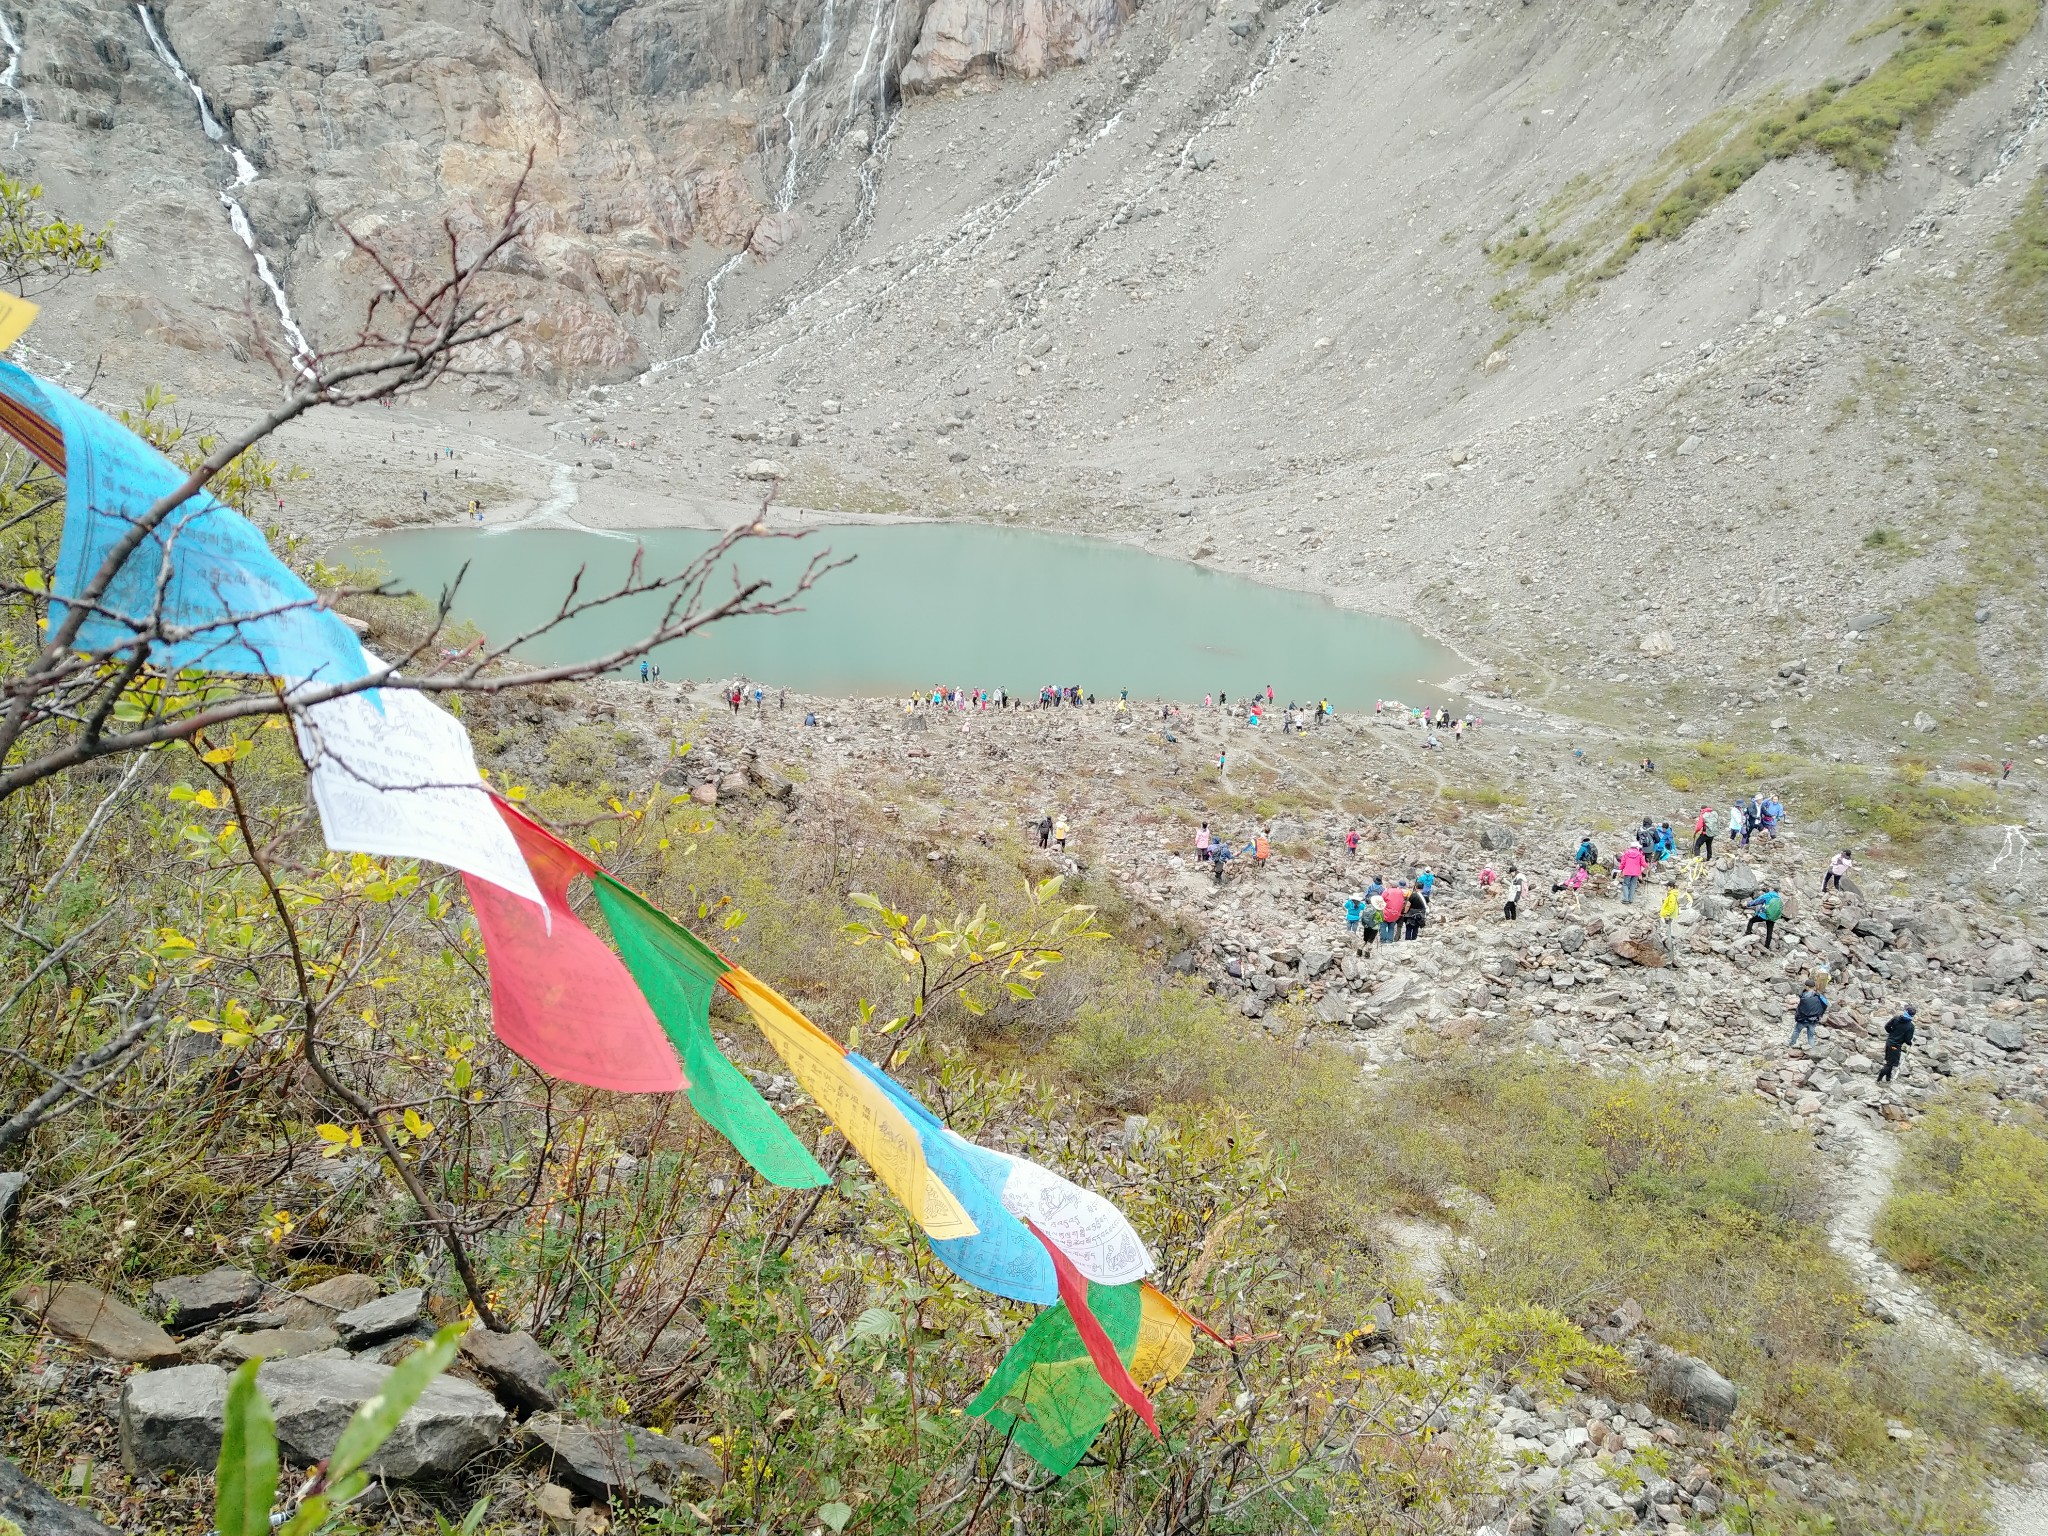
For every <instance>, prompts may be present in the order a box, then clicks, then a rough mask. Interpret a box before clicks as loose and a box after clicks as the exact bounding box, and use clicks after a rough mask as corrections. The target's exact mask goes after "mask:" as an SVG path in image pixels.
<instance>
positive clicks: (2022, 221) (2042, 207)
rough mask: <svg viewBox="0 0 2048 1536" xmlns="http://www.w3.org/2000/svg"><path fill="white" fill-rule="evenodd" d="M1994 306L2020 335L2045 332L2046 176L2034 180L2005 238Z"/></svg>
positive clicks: (2047, 303) (2047, 268)
mask: <svg viewBox="0 0 2048 1536" xmlns="http://www.w3.org/2000/svg"><path fill="white" fill-rule="evenodd" d="M1997 294H1998V307H1999V309H2000V310H2001V311H2002V312H2003V313H2004V315H2005V318H2006V321H2007V323H2009V324H2010V325H2011V326H2012V328H2013V329H2014V330H2016V331H2018V332H2019V333H2020V334H2022V335H2024V336H2039V335H2040V334H2041V333H2042V332H2043V331H2048V176H2044V177H2041V178H2038V179H2036V181H2035V182H2034V185H2033V186H2032V187H2031V188H2030V189H2029V190H2028V192H2027V200H2026V202H2025V203H2023V204H2021V206H2020V211H2019V216H2018V217H2017V218H2015V219H2014V220H2013V221H2012V228H2011V229H2009V230H2007V231H2006V236H2005V267H2004V270H2003V271H2001V272H2000V273H1999V277H1998V288H1997Z"/></svg>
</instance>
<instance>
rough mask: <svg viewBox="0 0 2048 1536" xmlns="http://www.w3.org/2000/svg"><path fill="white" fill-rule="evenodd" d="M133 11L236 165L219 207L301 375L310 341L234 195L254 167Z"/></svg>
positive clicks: (150, 25) (150, 24)
mask: <svg viewBox="0 0 2048 1536" xmlns="http://www.w3.org/2000/svg"><path fill="white" fill-rule="evenodd" d="M135 14H136V15H137V16H139V17H141V18H142V30H143V31H144V32H146V33H147V34H148V35H149V46H150V47H151V48H152V49H153V50H154V51H155V53H156V56H157V58H158V59H160V60H161V61H162V62H163V65H164V67H165V68H166V69H168V70H169V71H170V72H171V73H172V75H174V76H175V77H176V78H177V81H178V84H180V85H182V86H183V87H185V89H186V90H187V91H189V92H190V93H191V95H192V100H193V101H194V102H195V103H197V105H198V107H199V126H200V127H201V128H202V129H203V130H204V131H205V133H206V137H207V138H208V139H210V140H211V141H212V142H213V143H215V144H217V145H219V146H220V147H221V149H222V150H224V151H225V152H226V153H227V156H228V160H229V163H230V164H232V165H233V166H234V168H235V174H234V179H233V180H231V181H230V182H229V183H228V184H227V185H226V186H224V187H222V188H221V189H220V201H221V206H222V207H223V208H225V209H227V211H228V224H229V225H230V227H232V228H233V230H234V232H235V238H236V239H238V240H240V241H241V242H242V245H243V248H244V249H246V250H247V251H248V253H249V256H250V259H251V260H253V261H254V262H255V264H256V277H257V279H258V281H260V282H261V283H262V284H263V286H264V287H265V288H266V289H268V290H269V292H270V300H271V303H272V304H274V305H275V306H276V307H277V320H278V324H279V325H280V326H282V327H283V328H284V333H285V335H286V336H287V337H289V338H290V339H291V344H292V362H293V364H294V365H295V366H296V367H297V368H298V370H299V372H300V373H301V374H306V373H310V372H311V371H312V364H313V357H314V352H313V344H312V343H311V342H309V341H307V340H306V333H305V332H304V331H302V330H300V329H299V322H298V321H297V320H296V319H294V318H293V316H292V305H291V300H290V299H288V298H287V297H285V291H284V284H282V283H280V282H279V281H278V280H277V273H276V272H274V271H273V270H272V269H271V266H270V258H269V257H267V256H265V255H264V254H263V248H262V247H261V246H260V245H258V244H257V243H256V231H255V228H254V227H253V226H252V225H251V224H250V223H249V215H248V213H247V211H246V210H245V209H244V208H243V207H242V205H241V203H240V202H239V201H237V199H236V198H235V193H237V192H239V191H241V190H242V188H244V187H247V186H252V185H254V184H255V181H256V167H255V164H254V163H253V162H252V161H251V160H250V159H249V157H248V156H247V155H245V154H243V153H242V150H241V147H240V146H239V145H237V144H236V143H235V141H234V139H233V137H232V136H230V134H229V133H228V131H227V129H226V128H224V127H222V126H221V124H220V120H219V119H218V118H216V117H215V116H214V115H213V108H212V107H211V106H209V105H208V104H207V101H206V92H205V91H203V90H201V89H200V88H199V82H198V81H196V80H194V79H193V78H192V77H191V76H190V75H188V74H187V73H185V66H184V65H183V64H181V63H180V62H179V61H178V55H177V54H176V53H175V52H174V51H173V50H172V48H171V45H170V44H169V43H168V42H166V41H165V40H164V36H163V34H162V33H161V32H159V31H157V29H156V19H155V18H154V17H153V16H151V15H150V13H149V7H148V6H147V5H144V4H143V3H142V0H136V6H135Z"/></svg>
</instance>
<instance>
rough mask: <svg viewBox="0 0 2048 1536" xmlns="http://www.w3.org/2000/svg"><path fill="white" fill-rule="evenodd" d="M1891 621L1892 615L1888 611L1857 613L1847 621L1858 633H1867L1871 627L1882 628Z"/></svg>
mask: <svg viewBox="0 0 2048 1536" xmlns="http://www.w3.org/2000/svg"><path fill="white" fill-rule="evenodd" d="M1891 621H1892V616H1891V615H1890V614H1888V613H1874V612H1873V613H1859V614H1857V615H1856V617H1855V618H1853V619H1851V620H1850V621H1849V628H1850V629H1851V630H1853V631H1854V632H1855V633H1857V634H1859V635H1867V634H1869V633H1870V632H1871V631H1872V630H1873V629H1882V628H1884V626H1885V625H1887V624H1889V623H1891Z"/></svg>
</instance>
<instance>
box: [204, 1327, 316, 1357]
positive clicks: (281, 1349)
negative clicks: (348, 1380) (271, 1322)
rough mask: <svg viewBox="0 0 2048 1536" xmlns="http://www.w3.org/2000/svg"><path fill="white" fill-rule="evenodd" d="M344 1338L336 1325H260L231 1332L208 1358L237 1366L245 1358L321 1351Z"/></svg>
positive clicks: (313, 1353) (297, 1355) (307, 1353)
mask: <svg viewBox="0 0 2048 1536" xmlns="http://www.w3.org/2000/svg"><path fill="white" fill-rule="evenodd" d="M340 1342H341V1335H340V1334H338V1333H336V1332H335V1331H334V1330H333V1329H332V1328H323V1327H318V1326H316V1327H312V1328H257V1329H254V1330H252V1331H250V1332H248V1333H231V1334H229V1335H228V1336H227V1337H226V1338H224V1339H222V1340H221V1341H220V1342H219V1343H218V1344H216V1345H214V1347H213V1350H212V1352H211V1353H210V1354H208V1355H207V1357H206V1358H207V1359H209V1360H211V1361H213V1362H214V1363H215V1364H216V1365H226V1366H237V1365H240V1364H241V1363H242V1362H243V1361H245V1360H293V1359H296V1358H298V1357H299V1356H300V1355H317V1354H319V1353H320V1351H321V1350H323V1349H332V1348H334V1347H335V1346H336V1345H337V1344H339V1343H340Z"/></svg>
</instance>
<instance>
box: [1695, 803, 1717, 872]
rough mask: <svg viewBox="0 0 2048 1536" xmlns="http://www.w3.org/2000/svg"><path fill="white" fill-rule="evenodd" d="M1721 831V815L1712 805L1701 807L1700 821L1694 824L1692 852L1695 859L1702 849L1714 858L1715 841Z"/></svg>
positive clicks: (1709, 856)
mask: <svg viewBox="0 0 2048 1536" xmlns="http://www.w3.org/2000/svg"><path fill="white" fill-rule="evenodd" d="M1720 831H1721V813H1720V812H1719V811H1717V810H1715V809H1714V808H1713V807H1712V806H1711V805H1703V806H1701V807H1700V814H1699V819H1698V820H1697V821H1695V822H1694V823H1693V824H1692V851H1693V854H1694V856H1695V857H1697V856H1698V855H1699V853H1700V852H1701V850H1702V849H1704V850H1705V851H1706V856H1707V857H1708V858H1710V859H1711V858H1712V857H1713V856H1714V839H1715V837H1716V836H1718V835H1719V833H1720Z"/></svg>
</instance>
